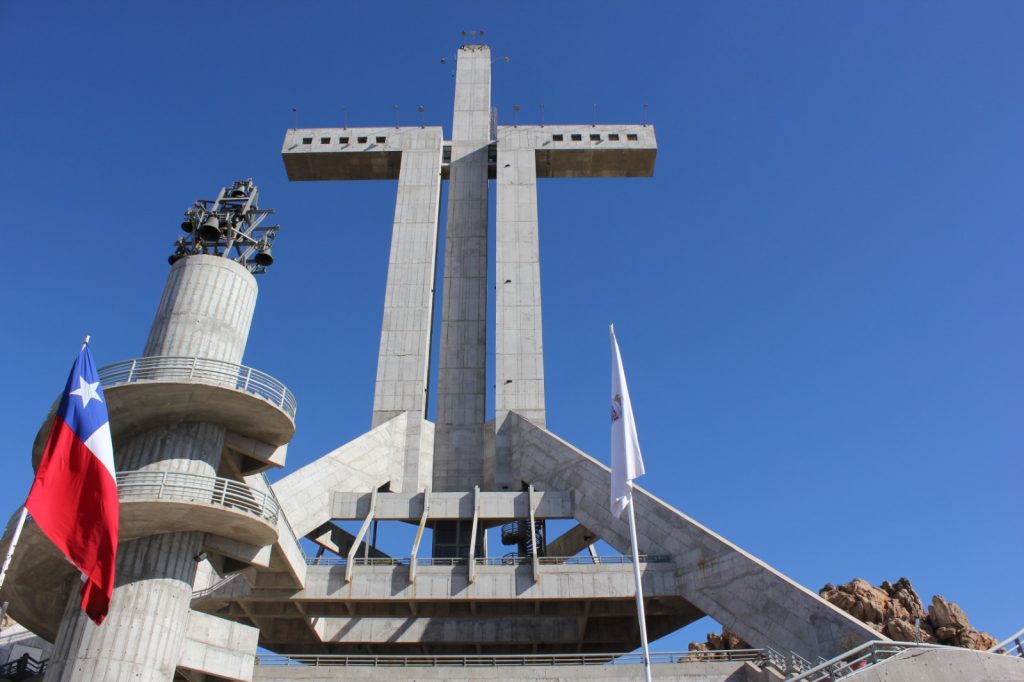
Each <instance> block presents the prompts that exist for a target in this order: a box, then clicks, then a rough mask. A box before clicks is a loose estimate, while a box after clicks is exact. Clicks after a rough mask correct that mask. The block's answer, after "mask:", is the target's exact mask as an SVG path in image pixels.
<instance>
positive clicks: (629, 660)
mask: <svg viewBox="0 0 1024 682" xmlns="http://www.w3.org/2000/svg"><path fill="white" fill-rule="evenodd" d="M773 656H774V657H777V658H779V659H781V657H780V656H779V655H778V654H776V653H775V652H774V651H772V650H770V649H736V650H732V651H670V652H666V653H653V652H652V653H651V663H706V662H708V661H736V662H748V661H749V662H751V663H754V664H756V665H760V666H763V665H767V664H772V665H775V664H776V662H775V660H773ZM642 663H643V656H642V654H639V653H608V654H521V655H520V654H502V655H495V656H487V655H470V656H457V655H440V656H429V655H415V656H394V655H387V656H374V655H370V654H358V655H351V656H350V655H346V654H309V655H302V654H299V655H289V656H284V655H280V654H256V664H257V665H266V666H272V665H274V666H310V667H335V666H337V667H372V668H414V667H424V668H435V667H446V666H450V667H458V668H500V667H521V666H526V665H537V666H560V665H574V666H578V665H640V664H642Z"/></svg>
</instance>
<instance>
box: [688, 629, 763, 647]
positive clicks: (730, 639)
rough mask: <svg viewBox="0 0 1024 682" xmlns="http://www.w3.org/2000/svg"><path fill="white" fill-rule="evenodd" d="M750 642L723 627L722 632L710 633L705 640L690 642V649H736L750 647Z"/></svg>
mask: <svg viewBox="0 0 1024 682" xmlns="http://www.w3.org/2000/svg"><path fill="white" fill-rule="evenodd" d="M750 648H752V647H751V646H750V645H749V644H747V643H746V642H744V641H743V640H742V639H740V638H739V637H737V636H736V635H735V634H734V633H732V632H730V631H729V629H728V628H722V634H720V635H718V634H715V633H714V632H709V633H708V638H707V641H705V642H690V649H689V650H690V651H736V650H737V649H750Z"/></svg>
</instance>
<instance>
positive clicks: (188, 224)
mask: <svg viewBox="0 0 1024 682" xmlns="http://www.w3.org/2000/svg"><path fill="white" fill-rule="evenodd" d="M181 229H182V230H183V231H185V232H191V231H192V230H194V229H196V226H195V225H194V224H192V221H191V220H182V221H181Z"/></svg>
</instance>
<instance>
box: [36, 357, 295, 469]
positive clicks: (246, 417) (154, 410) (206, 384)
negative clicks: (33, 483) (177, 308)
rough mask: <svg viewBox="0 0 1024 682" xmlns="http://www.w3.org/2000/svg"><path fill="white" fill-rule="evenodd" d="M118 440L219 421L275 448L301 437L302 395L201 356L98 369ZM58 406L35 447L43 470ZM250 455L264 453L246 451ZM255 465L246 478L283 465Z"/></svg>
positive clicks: (153, 359)
mask: <svg viewBox="0 0 1024 682" xmlns="http://www.w3.org/2000/svg"><path fill="white" fill-rule="evenodd" d="M99 378H100V383H101V385H102V386H103V394H104V396H105V398H106V401H107V411H108V413H109V415H110V431H111V436H112V438H113V439H114V442H115V443H117V442H118V441H119V440H123V439H124V438H126V437H130V436H132V435H134V434H136V433H139V432H141V431H144V430H146V429H147V428H153V427H155V426H160V425H162V424H173V423H180V422H189V421H198V422H213V423H216V424H219V425H221V426H223V427H225V428H226V429H227V430H228V431H230V432H234V433H238V434H240V435H242V436H244V437H246V438H249V439H252V440H253V441H256V442H258V443H263V444H266V445H267V446H268V448H267V449H269V450H273V449H274V448H276V447H279V446H282V445H285V444H286V443H288V441H290V440H291V438H292V436H293V435H295V412H296V404H295V396H294V395H293V394H292V392H291V391H290V390H288V388H287V387H286V386H285V385H284V384H282V383H281V382H280V381H278V380H277V379H275V378H274V377H272V376H270V375H269V374H266V373H264V372H261V371H259V370H257V369H253V368H252V367H247V366H245V365H236V364H234V363H230V362H223V361H220V360H211V359H209V358H199V357H170V356H152V357H142V358H135V359H133V360H124V361H122V362H118V363H115V364H113V365H107V366H106V367H103V368H101V369H100V370H99ZM56 408H57V405H56V404H54V405H53V407H52V408H51V410H50V414H49V415H48V416H47V418H46V421H44V422H43V426H42V427H41V428H40V429H39V432H38V434H37V435H36V439H35V442H34V443H33V446H32V466H33V468H37V467H38V466H39V460H40V459H41V458H42V455H43V448H44V447H45V446H46V440H47V438H48V437H49V435H50V426H51V424H52V422H53V415H54V412H55V411H56ZM247 454H248V455H249V457H250V458H255V459H257V460H259V459H260V457H259V456H258V455H254V454H253V453H247ZM280 464H281V462H274V461H267V460H264V461H263V462H253V463H252V465H251V466H249V467H247V468H246V469H245V471H244V473H246V474H250V473H256V472H258V471H261V470H265V469H267V468H269V467H270V466H275V465H277V466H280Z"/></svg>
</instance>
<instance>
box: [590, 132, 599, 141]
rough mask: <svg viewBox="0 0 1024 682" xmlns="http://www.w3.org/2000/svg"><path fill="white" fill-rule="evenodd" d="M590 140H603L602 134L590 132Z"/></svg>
mask: <svg viewBox="0 0 1024 682" xmlns="http://www.w3.org/2000/svg"><path fill="white" fill-rule="evenodd" d="M590 141H591V142H600V141H601V136H600V135H599V134H597V133H591V134H590Z"/></svg>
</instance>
